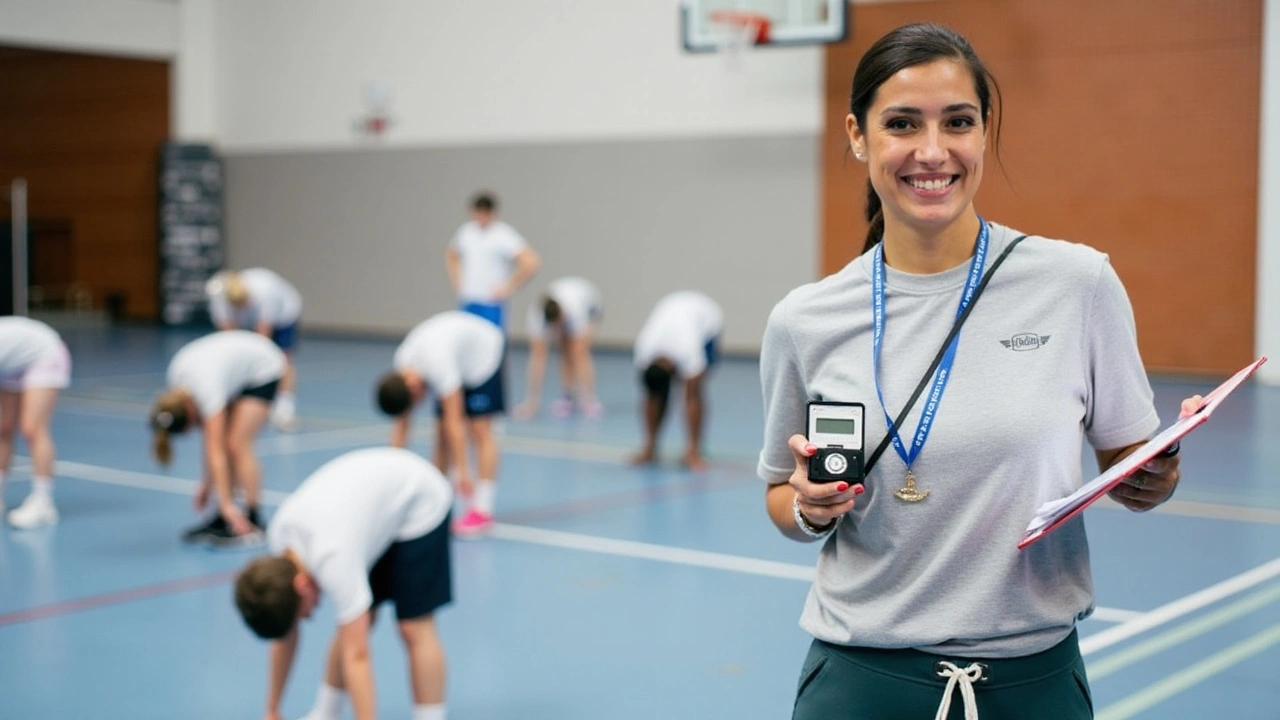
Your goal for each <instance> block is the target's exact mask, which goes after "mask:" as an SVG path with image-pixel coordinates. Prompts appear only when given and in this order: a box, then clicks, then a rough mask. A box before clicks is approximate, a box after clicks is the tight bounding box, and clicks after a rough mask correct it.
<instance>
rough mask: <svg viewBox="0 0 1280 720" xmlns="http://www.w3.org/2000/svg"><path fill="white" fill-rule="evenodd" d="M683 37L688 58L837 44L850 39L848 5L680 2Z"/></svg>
mask: <svg viewBox="0 0 1280 720" xmlns="http://www.w3.org/2000/svg"><path fill="white" fill-rule="evenodd" d="M680 32H681V36H682V40H683V42H684V49H685V50H686V51H688V52H718V51H720V50H724V49H732V48H735V47H740V46H742V45H744V44H745V45H754V46H788V45H789V46H795V45H820V44H823V43H835V42H840V41H842V40H844V39H845V38H847V37H848V36H849V2H848V0H682V1H681V3H680Z"/></svg>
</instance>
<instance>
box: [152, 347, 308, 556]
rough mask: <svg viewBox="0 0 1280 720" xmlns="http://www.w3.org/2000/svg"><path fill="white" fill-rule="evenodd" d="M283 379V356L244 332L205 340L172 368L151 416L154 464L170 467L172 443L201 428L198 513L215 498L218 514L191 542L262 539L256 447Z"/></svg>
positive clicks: (182, 353)
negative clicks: (239, 500) (240, 499)
mask: <svg viewBox="0 0 1280 720" xmlns="http://www.w3.org/2000/svg"><path fill="white" fill-rule="evenodd" d="M284 373H285V357H284V353H283V352H281V351H280V349H279V348H278V347H276V346H275V345H274V344H273V343H272V342H271V341H270V340H268V339H266V338H265V337H263V336H261V335H258V334H256V333H252V332H248V331H246V330H224V331H221V332H216V333H213V334H211V335H206V336H204V337H202V338H200V339H198V340H194V341H192V342H190V343H187V344H186V345H185V346H183V347H182V348H181V349H180V350H178V352H177V354H175V355H174V356H173V359H172V360H171V361H170V363H169V370H168V375H167V378H168V385H169V387H168V389H167V390H166V391H165V392H164V393H162V394H161V395H160V397H159V398H157V400H156V402H155V406H154V407H153V408H152V410H151V419H150V424H151V430H152V433H153V434H154V437H153V441H154V444H153V450H154V453H155V457H156V459H157V460H158V461H160V463H161V464H163V465H168V464H169V463H170V461H171V460H172V457H173V449H172V446H171V437H172V436H173V435H176V434H182V433H184V432H186V431H187V430H188V429H190V428H192V427H199V428H201V430H202V431H203V437H204V440H203V446H204V462H203V467H204V472H203V477H202V479H201V483H200V488H199V490H197V492H196V497H195V507H196V510H198V511H203V510H204V508H205V506H206V505H207V503H208V500H209V495H210V492H212V493H213V496H214V501H215V503H216V505H215V508H216V512H215V513H214V514H213V515H212V516H211V517H210V518H209V519H208V520H207V521H206V522H204V523H201V524H199V525H197V526H196V527H193V528H191V529H190V530H188V531H187V532H186V533H185V534H184V535H183V539H184V540H185V541H187V542H192V543H202V542H203V543H209V544H211V545H214V546H222V547H226V546H235V545H242V544H245V543H249V542H254V541H259V540H261V537H262V534H261V531H262V528H263V522H262V519H261V516H260V515H259V513H258V493H259V488H260V485H261V474H262V473H261V468H260V467H259V465H258V458H257V455H256V454H255V453H254V450H253V440H254V437H255V436H256V435H257V434H258V431H259V430H261V429H262V426H263V425H264V424H265V423H266V420H267V415H268V413H269V412H270V409H271V402H272V400H274V399H275V396H276V391H277V389H278V388H279V386H280V381H281V379H282V378H283V377H284ZM237 487H238V488H240V490H241V491H242V492H243V493H244V499H245V504H246V510H245V511H241V510H240V508H239V507H238V506H237V505H236V504H235V499H234V489H235V488H237Z"/></svg>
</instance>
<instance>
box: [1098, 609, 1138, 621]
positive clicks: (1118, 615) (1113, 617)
mask: <svg viewBox="0 0 1280 720" xmlns="http://www.w3.org/2000/svg"><path fill="white" fill-rule="evenodd" d="M1139 617H1142V612H1140V611H1138V610H1118V609H1116V608H1104V607H1100V608H1095V609H1094V611H1093V614H1092V615H1090V616H1089V619H1090V620H1101V621H1102V622H1109V623H1119V622H1128V621H1129V620H1133V619H1134V618H1139Z"/></svg>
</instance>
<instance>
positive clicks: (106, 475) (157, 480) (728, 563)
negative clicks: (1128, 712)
mask: <svg viewBox="0 0 1280 720" xmlns="http://www.w3.org/2000/svg"><path fill="white" fill-rule="evenodd" d="M59 474H60V475H63V476H65V477H70V478H77V479H80V480H89V481H93V482H101V483H108V484H112V485H123V486H126V487H135V488H141V489H146V490H156V491H160V492H168V493H177V494H191V493H194V492H195V489H196V487H197V486H198V484H197V483H196V481H194V480H188V479H183V478H174V477H170V476H167V475H154V474H149V473H140V472H134V471H131V470H115V469H112V468H106V467H100V466H97V465H87V464H84V463H73V462H60V463H59ZM287 496H288V493H284V492H280V491H277V490H263V491H262V495H261V498H262V502H263V504H264V505H278V504H280V502H281V501H283V500H284V498H285V497H287ZM494 537H497V538H500V539H509V540H513V541H516V542H525V543H530V544H536V545H548V546H553V547H563V548H569V549H574V550H583V551H587V552H597V553H603V554H606V555H617V556H623V557H635V558H643V559H650V560H657V561H660V562H668V563H673V564H683V565H691V566H697V567H710V568H718V569H722V570H731V571H733V572H741V573H747V574H754V575H763V576H767V577H779V578H788V579H794V580H804V581H806V582H809V581H812V579H813V572H814V570H813V568H812V567H810V566H806V565H792V564H788V563H778V562H774V561H771V560H759V559H756V558H747V557H741V556H737V555H725V554H721V553H709V552H704V551H700V550H687V549H684V548H676V547H670V546H665V545H653V544H649V543H639V542H633V541H629V540H613V539H610V538H600V537H595V536H590V535H579V534H576V533H565V532H559V531H555V530H544V529H541V528H534V527H528V526H523V525H507V524H498V525H496V526H495V528H494ZM1276 576H1280V558H1277V559H1275V560H1272V561H1271V562H1269V563H1266V564H1265V565H1261V566H1259V567H1257V568H1254V569H1253V570H1249V571H1247V572H1244V573H1241V574H1240V575H1237V576H1235V577H1233V578H1229V579H1227V580H1224V581H1222V582H1220V583H1218V584H1216V585H1213V586H1211V587H1208V588H1205V589H1203V590H1201V591H1199V592H1196V593H1193V594H1191V595H1188V596H1186V597H1184V598H1181V599H1178V600H1175V601H1173V602H1171V603H1168V604H1165V605H1162V606H1160V607H1159V608H1156V609H1155V610H1152V611H1150V612H1146V613H1134V612H1133V611H1128V610H1115V609H1111V608H1097V609H1096V610H1095V612H1094V617H1095V618H1096V619H1098V620H1100V621H1106V620H1107V618H1109V617H1110V618H1116V617H1121V616H1127V617H1130V618H1131V619H1129V620H1127V621H1125V622H1123V623H1122V624H1120V625H1117V626H1115V627H1111V628H1108V629H1106V630H1103V631H1101V632H1098V633H1095V634H1093V635H1090V636H1088V637H1086V638H1083V639H1082V640H1081V641H1080V652H1081V654H1082V655H1089V654H1091V653H1095V652H1098V651H1099V650H1103V649H1105V648H1108V647H1110V646H1112V645H1114V644H1116V643H1119V642H1122V641H1124V640H1127V639H1129V638H1131V637H1133V636H1135V635H1138V634H1140V633H1143V632H1146V631H1148V630H1151V629H1153V628H1156V627H1159V626H1161V625H1164V624H1166V623H1169V622H1172V621H1173V620H1176V619H1178V618H1179V617H1182V616H1183V615H1186V614H1188V613H1191V612H1194V611H1196V610H1199V609H1200V608H1202V607H1205V606H1206V605H1210V604H1212V603H1215V602H1218V601H1220V600H1223V599H1225V598H1227V597H1230V596H1231V595H1235V594H1237V593H1240V592H1243V591H1245V590H1247V589H1249V588H1250V587H1253V586H1255V585H1257V584H1259V583H1262V582H1266V581H1267V580H1269V579H1271V578H1273V577H1276Z"/></svg>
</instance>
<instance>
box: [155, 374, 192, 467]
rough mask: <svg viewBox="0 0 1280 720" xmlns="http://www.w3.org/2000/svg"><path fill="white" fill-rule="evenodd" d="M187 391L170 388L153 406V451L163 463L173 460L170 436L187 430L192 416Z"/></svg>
mask: <svg viewBox="0 0 1280 720" xmlns="http://www.w3.org/2000/svg"><path fill="white" fill-rule="evenodd" d="M188 397H189V396H188V395H187V392H186V391H185V390H181V389H173V390H168V391H166V392H165V393H164V394H162V395H161V396H160V397H159V398H157V399H156V404H155V405H154V406H153V407H152V408H151V418H150V425H151V432H152V438H151V452H152V454H154V455H155V456H156V460H158V461H159V462H160V464H161V465H168V464H169V461H171V460H173V444H172V443H171V442H170V437H171V436H172V435H173V434H174V433H182V432H186V429H187V426H188V425H189V424H190V421H191V418H190V417H188V414H187V399H188Z"/></svg>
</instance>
